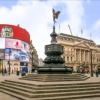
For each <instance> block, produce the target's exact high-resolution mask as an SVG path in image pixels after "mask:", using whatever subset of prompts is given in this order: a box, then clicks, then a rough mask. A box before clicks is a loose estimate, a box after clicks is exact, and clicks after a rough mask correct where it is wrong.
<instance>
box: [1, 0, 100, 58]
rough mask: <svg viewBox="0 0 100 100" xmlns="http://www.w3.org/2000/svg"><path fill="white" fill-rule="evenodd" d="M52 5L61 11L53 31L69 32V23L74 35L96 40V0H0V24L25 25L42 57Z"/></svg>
mask: <svg viewBox="0 0 100 100" xmlns="http://www.w3.org/2000/svg"><path fill="white" fill-rule="evenodd" d="M53 8H54V9H55V11H61V13H60V15H59V18H58V19H57V22H56V33H58V34H59V33H65V34H71V33H70V31H69V28H68V25H70V28H71V31H72V34H73V35H74V36H78V37H82V38H86V39H92V40H93V41H94V42H95V43H96V44H98V45H99V44H100V13H99V9H100V1H99V0H0V24H12V25H18V24H19V25H20V27H22V28H25V29H26V30H27V31H28V32H29V34H30V37H31V40H32V42H33V45H34V46H35V48H36V50H37V53H38V55H39V58H43V59H44V58H45V57H46V56H45V54H44V52H45V50H44V47H45V45H47V44H50V41H51V37H50V34H51V33H52V26H53V18H52V9H53ZM59 26H60V27H59ZM81 30H82V31H83V33H82V34H81Z"/></svg>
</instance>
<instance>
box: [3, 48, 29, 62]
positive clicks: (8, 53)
mask: <svg viewBox="0 0 100 100" xmlns="http://www.w3.org/2000/svg"><path fill="white" fill-rule="evenodd" d="M5 59H10V60H20V61H27V62H29V54H28V53H27V52H24V51H22V50H19V49H10V48H6V49H5Z"/></svg>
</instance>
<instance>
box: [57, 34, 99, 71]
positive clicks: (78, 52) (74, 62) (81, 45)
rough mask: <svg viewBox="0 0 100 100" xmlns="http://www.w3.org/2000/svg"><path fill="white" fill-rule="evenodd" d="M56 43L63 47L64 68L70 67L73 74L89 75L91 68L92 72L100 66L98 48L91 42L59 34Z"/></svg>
mask: <svg viewBox="0 0 100 100" xmlns="http://www.w3.org/2000/svg"><path fill="white" fill-rule="evenodd" d="M57 43H58V44H61V45H63V46H64V54H63V55H62V57H63V58H64V59H65V66H69V67H72V68H73V71H74V72H81V71H82V72H85V73H89V72H90V71H91V66H92V70H94V69H95V68H97V67H98V65H100V56H99V55H100V48H99V47H98V46H97V44H96V43H95V42H94V41H93V40H89V39H85V38H82V37H77V36H73V35H69V34H63V33H61V34H59V35H58V37H57ZM91 59H92V60H91ZM91 63H92V64H91Z"/></svg>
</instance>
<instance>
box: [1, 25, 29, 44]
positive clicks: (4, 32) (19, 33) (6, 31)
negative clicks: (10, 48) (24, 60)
mask: <svg viewBox="0 0 100 100" xmlns="http://www.w3.org/2000/svg"><path fill="white" fill-rule="evenodd" d="M0 37H4V38H7V37H9V38H13V39H19V40H22V41H24V42H27V43H28V44H30V35H29V33H28V32H27V31H26V30H25V29H23V28H21V27H20V26H19V25H16V26H15V25H9V24H0Z"/></svg>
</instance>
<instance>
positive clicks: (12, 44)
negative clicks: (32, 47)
mask: <svg viewBox="0 0 100 100" xmlns="http://www.w3.org/2000/svg"><path fill="white" fill-rule="evenodd" d="M5 47H6V48H14V49H21V48H22V45H21V41H20V40H17V39H10V38H6V39H5Z"/></svg>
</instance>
